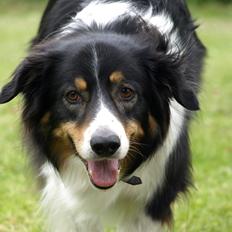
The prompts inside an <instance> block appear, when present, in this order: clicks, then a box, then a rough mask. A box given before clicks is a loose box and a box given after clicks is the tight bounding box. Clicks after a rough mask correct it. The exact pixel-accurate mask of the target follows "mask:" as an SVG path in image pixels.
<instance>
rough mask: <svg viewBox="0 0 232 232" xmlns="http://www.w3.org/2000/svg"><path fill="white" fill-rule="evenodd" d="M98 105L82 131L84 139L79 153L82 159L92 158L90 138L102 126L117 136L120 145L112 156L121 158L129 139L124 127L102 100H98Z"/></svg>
mask: <svg viewBox="0 0 232 232" xmlns="http://www.w3.org/2000/svg"><path fill="white" fill-rule="evenodd" d="M99 105H100V106H99V110H98V112H97V114H96V116H95V118H94V119H93V120H92V122H91V123H90V125H89V127H88V128H87V129H86V130H85V132H84V140H83V145H82V147H81V154H80V155H81V156H82V157H83V158H84V159H91V158H94V152H93V151H92V149H91V146H90V140H91V138H92V137H93V135H94V134H95V132H96V131H97V130H98V129H100V128H104V129H107V130H109V131H111V132H113V133H114V134H115V135H117V136H118V137H119V139H120V143H121V146H120V148H119V149H118V151H117V152H116V154H115V155H114V157H115V158H118V159H123V158H124V157H125V156H126V155H127V152H128V150H129V140H128V138H127V136H126V132H125V129H124V127H123V125H122V123H121V122H120V121H119V119H118V118H117V117H116V116H115V115H114V114H113V113H112V112H111V111H110V110H109V109H108V108H107V107H106V105H105V104H104V103H103V102H100V104H99Z"/></svg>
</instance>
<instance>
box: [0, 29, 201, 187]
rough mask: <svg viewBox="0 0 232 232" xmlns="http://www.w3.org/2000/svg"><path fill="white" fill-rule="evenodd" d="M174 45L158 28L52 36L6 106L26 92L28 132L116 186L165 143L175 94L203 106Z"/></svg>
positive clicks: (51, 152) (54, 155)
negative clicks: (172, 51) (171, 51)
mask: <svg viewBox="0 0 232 232" xmlns="http://www.w3.org/2000/svg"><path fill="white" fill-rule="evenodd" d="M167 47H168V43H167V41H165V39H164V38H163V37H162V36H161V35H160V34H159V33H158V32H157V31H155V30H153V31H152V32H146V33H139V34H138V33H136V34H135V33H129V34H116V33H111V32H108V33H105V32H102V31H100V32H86V33H82V35H79V34H78V35H75V33H74V34H71V35H67V36H63V37H61V38H52V39H49V40H47V41H45V42H43V43H41V44H39V45H37V46H35V47H34V48H33V49H32V51H31V53H30V54H29V56H28V57H27V58H25V60H24V61H23V62H22V63H21V64H20V66H19V67H18V68H17V70H16V71H15V73H14V75H13V79H12V80H11V81H10V82H9V83H8V84H7V85H6V86H5V87H4V88H3V90H2V92H1V93H0V103H6V102H8V101H10V100H11V99H13V98H14V97H15V96H16V95H17V94H19V93H22V94H23V96H24V104H25V106H24V112H23V121H24V123H25V126H26V129H27V131H29V133H30V136H31V137H32V138H33V140H34V142H36V143H37V144H38V145H39V147H40V148H41V149H42V150H43V153H44V154H46V156H47V158H48V159H49V160H50V161H51V162H52V163H53V164H54V165H55V166H56V167H57V168H58V169H62V166H63V164H64V163H65V160H66V159H67V158H68V157H69V156H71V155H76V156H78V157H79V158H80V160H82V161H83V163H84V165H86V168H87V171H88V173H89V176H90V180H91V181H92V183H93V184H94V185H95V186H97V187H99V188H109V187H112V186H113V185H114V184H115V183H116V182H117V180H119V179H120V178H124V177H126V176H127V175H129V174H131V173H132V172H133V171H134V170H135V169H136V168H137V167H138V166H139V165H140V164H141V163H142V162H143V161H144V160H146V159H147V158H148V157H149V156H150V155H151V154H152V153H153V152H154V151H155V149H157V147H158V146H159V145H160V144H161V143H162V141H163V139H164V138H165V136H166V133H167V130H168V127H169V118H170V109H169V102H170V99H172V98H174V99H175V100H176V101H177V102H178V103H179V104H181V105H182V106H184V107H185V108H186V109H188V110H197V109H198V101H197V99H196V97H195V95H194V93H193V91H192V90H191V89H190V88H189V86H188V85H187V83H186V81H185V78H184V71H183V69H182V62H183V60H182V59H181V58H180V57H178V55H177V54H175V55H171V54H169V53H168V51H167ZM120 170H121V174H119V173H120Z"/></svg>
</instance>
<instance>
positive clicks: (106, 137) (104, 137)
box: [90, 133, 121, 157]
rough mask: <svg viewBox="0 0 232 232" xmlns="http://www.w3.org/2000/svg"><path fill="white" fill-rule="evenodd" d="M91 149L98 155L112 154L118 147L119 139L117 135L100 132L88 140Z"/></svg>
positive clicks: (106, 155) (107, 155)
mask: <svg viewBox="0 0 232 232" xmlns="http://www.w3.org/2000/svg"><path fill="white" fill-rule="evenodd" d="M90 145H91V148H92V150H93V151H94V152H95V153H96V154H97V155H99V156H104V157H109V156H112V155H113V154H114V153H115V152H116V151H117V150H118V148H119V147H120V145H121V144H120V139H119V137H118V136H117V135H114V134H109V133H101V134H98V135H96V134H95V136H93V137H92V139H91V140H90Z"/></svg>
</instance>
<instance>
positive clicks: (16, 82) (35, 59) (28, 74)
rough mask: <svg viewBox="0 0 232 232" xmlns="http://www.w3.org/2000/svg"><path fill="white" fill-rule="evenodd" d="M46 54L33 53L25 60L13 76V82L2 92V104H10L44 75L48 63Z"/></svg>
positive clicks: (0, 99)
mask: <svg viewBox="0 0 232 232" xmlns="http://www.w3.org/2000/svg"><path fill="white" fill-rule="evenodd" d="M47 58H48V57H47V56H46V54H45V53H44V52H33V53H32V54H30V56H28V57H27V58H25V59H24V60H23V61H22V63H21V64H20V65H19V66H18V68H17V69H16V70H15V72H14V73H13V75H12V80H11V81H10V82H9V83H8V84H6V85H5V86H4V87H3V89H2V91H1V92H0V104H3V103H6V102H9V101H10V100H12V99H13V98H14V97H16V96H17V95H18V94H19V93H22V92H24V90H25V89H26V88H27V87H28V86H29V85H30V83H31V82H32V81H33V80H34V79H35V78H37V77H38V75H40V74H41V73H42V70H43V69H44V64H45V63H47V62H46V61H47Z"/></svg>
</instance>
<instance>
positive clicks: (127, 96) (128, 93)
mask: <svg viewBox="0 0 232 232" xmlns="http://www.w3.org/2000/svg"><path fill="white" fill-rule="evenodd" d="M119 95H120V98H121V100H124V101H130V100H131V99H132V98H133V97H134V96H135V92H134V90H133V89H132V88H130V87H127V86H122V87H121V88H120V92H119Z"/></svg>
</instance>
